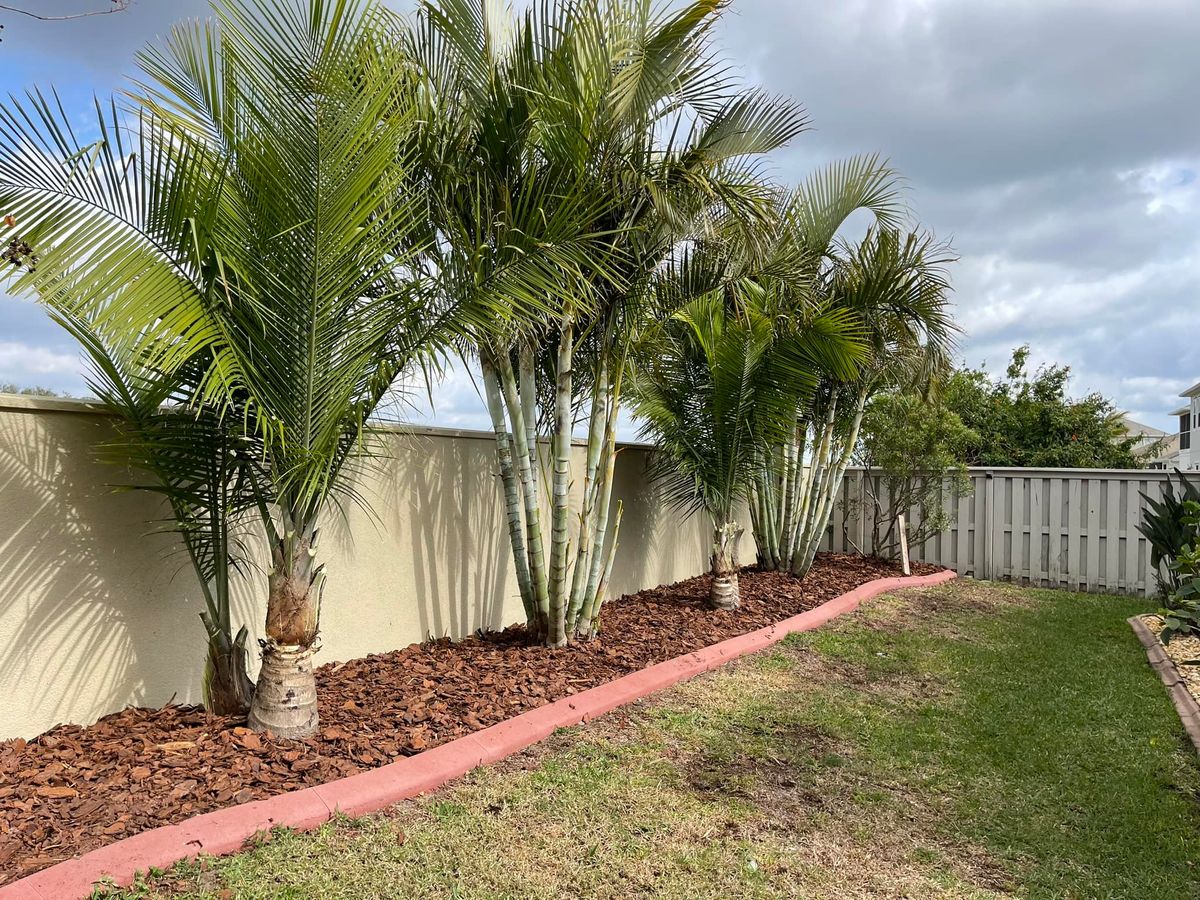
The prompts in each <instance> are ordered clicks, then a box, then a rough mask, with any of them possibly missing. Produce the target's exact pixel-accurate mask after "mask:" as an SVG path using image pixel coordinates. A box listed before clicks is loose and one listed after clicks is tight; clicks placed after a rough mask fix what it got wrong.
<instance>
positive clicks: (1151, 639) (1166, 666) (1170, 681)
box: [1126, 616, 1200, 753]
mask: <svg viewBox="0 0 1200 900" xmlns="http://www.w3.org/2000/svg"><path fill="white" fill-rule="evenodd" d="M1126 621H1127V622H1128V623H1129V624H1130V625H1131V626H1133V633H1134V634H1136V635H1137V638H1138V640H1139V641H1141V642H1142V646H1143V647H1145V648H1146V656H1147V658H1148V659H1149V660H1150V668H1152V669H1154V671H1155V672H1157V673H1158V677H1159V678H1161V679H1162V683H1163V684H1165V685H1166V686H1167V691H1168V693H1170V695H1171V702H1173V703H1174V704H1175V711H1176V712H1177V713H1179V720H1180V721H1181V722H1182V723H1183V730H1184V731H1186V732H1187V736H1188V738H1189V739H1190V740H1191V742H1192V745H1193V746H1194V747H1195V748H1196V752H1197V753H1200V703H1197V702H1196V698H1195V697H1193V696H1192V692H1191V691H1189V690H1188V688H1187V682H1185V681H1184V680H1183V676H1182V675H1180V674H1179V668H1178V667H1177V666H1176V665H1175V660H1173V659H1171V657H1169V656H1167V651H1166V650H1164V649H1163V644H1162V641H1160V640H1159V639H1158V636H1157V635H1156V634H1155V633H1154V632H1153V631H1151V630H1150V629H1149V628H1147V627H1146V623H1145V622H1143V621H1142V617H1141V616H1130V617H1129V618H1128V619H1126Z"/></svg>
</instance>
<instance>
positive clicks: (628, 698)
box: [0, 571, 1200, 900]
mask: <svg viewBox="0 0 1200 900" xmlns="http://www.w3.org/2000/svg"><path fill="white" fill-rule="evenodd" d="M954 577H956V573H954V572H952V571H943V572H937V573H935V574H933V575H913V576H908V577H895V578H877V579H875V580H874V581H868V582H866V583H865V584H861V585H859V586H858V587H856V588H855V589H854V590H851V591H848V592H846V593H845V594H842V595H840V596H838V597H835V598H834V599H832V600H828V601H826V602H825V603H822V604H821V605H820V606H817V607H815V608H813V609H810V610H807V611H806V612H802V613H800V614H798V615H795V616H792V617H790V618H788V619H784V620H782V621H780V622H776V623H775V624H774V625H768V626H766V627H765V628H760V629H758V630H756V631H751V632H748V633H746V634H743V635H740V636H738V637H734V638H730V639H728V640H725V641H721V642H720V643H717V644H712V645H711V646H708V647H705V648H703V649H700V650H696V651H694V652H692V653H687V654H684V655H683V656H677V657H675V658H674V659H669V660H667V661H665V662H661V663H657V664H655V665H652V666H649V667H647V668H645V669H641V670H640V671H637V672H631V673H630V674H628V675H624V676H622V677H620V678H617V679H615V680H613V681H610V682H608V683H606V684H602V685H598V686H597V687H594V688H589V689H588V690H585V691H581V692H580V693H578V694H573V695H571V696H569V697H564V698H562V699H561V700H556V701H554V702H553V703H548V704H546V705H545V706H540V707H538V708H536V709H531V710H529V711H528V712H524V713H521V714H520V715H518V716H514V717H513V718H511V719H507V720H505V721H503V722H500V723H498V724H496V725H492V726H490V727H488V728H484V729H482V730H480V731H477V732H475V733H474V734H468V735H466V736H464V737H461V738H458V739H456V740H453V741H450V742H448V743H445V744H441V745H440V746H437V747H434V748H433V749H431V750H426V751H424V752H422V753H419V754H417V755H416V756H410V757H407V758H405V759H401V760H397V761H396V762H393V763H388V764H387V765H384V766H380V767H379V768H377V769H372V770H371V771H369V772H361V773H359V774H357V775H351V776H349V777H347V778H341V779H338V780H336V781H330V782H327V783H325V784H322V785H317V786H316V787H310V788H304V789H302V790H298V791H291V792H289V793H286V794H279V795H277V796H274V797H268V798H267V799H266V800H256V801H253V802H250V803H243V804H240V805H238V806H231V807H228V808H226V809H219V810H216V811H214V812H208V813H204V814H202V815H198V816H195V817H193V818H191V819H188V820H186V821H184V822H180V823H178V824H175V825H164V826H162V827H161V828H154V829H151V830H150V831H143V832H141V833H140V834H135V835H133V836H132V837H128V838H124V839H123V840H119V841H116V842H114V843H112V844H109V845H107V846H105V847H101V848H99V849H97V850H92V851H91V852H89V853H85V854H84V855H83V856H80V857H77V858H75V859H70V860H66V861H65V862H61V863H58V864H56V865H54V866H51V867H50V868H48V869H43V870H42V871H40V872H35V873H34V874H32V875H28V876H26V877H25V878H21V879H19V880H17V881H14V882H12V883H11V884H8V885H5V886H4V887H2V888H0V900H69V898H75V897H87V896H90V895H91V893H92V891H93V888H94V887H95V885H96V884H97V883H98V882H100V883H103V882H109V883H116V884H118V885H128V884H129V883H130V882H132V880H133V878H134V877H135V876H136V874H137V873H138V872H144V871H146V870H147V869H150V868H156V869H165V868H167V867H169V866H171V865H172V864H174V863H176V862H179V861H180V860H183V859H190V858H193V857H196V856H199V855H200V854H205V855H208V856H220V855H224V854H229V853H234V852H236V851H238V850H241V849H242V848H243V847H244V846H245V844H246V841H247V840H249V839H251V838H253V837H254V836H255V835H256V834H258V833H260V832H263V831H268V830H270V829H272V828H278V827H287V828H292V829H295V830H297V831H307V830H311V829H314V828H316V827H317V826H319V825H321V824H323V823H324V822H326V821H328V820H329V819H330V818H331V817H332V816H333V815H334V814H336V813H341V814H345V815H349V816H362V815H366V814H367V813H371V812H375V811H377V810H380V809H383V808H385V807H388V806H391V805H393V804H395V803H399V802H400V801H402V800H408V799H410V798H412V797H416V796H418V795H420V794H425V793H428V792H429V791H432V790H434V789H435V788H438V787H441V786H442V785H443V784H445V783H446V782H448V781H451V780H452V779H455V778H458V777H461V776H462V775H465V774H467V773H468V772H470V771H471V770H472V769H475V768H477V767H479V766H482V765H487V764H489V763H494V762H498V761H499V760H501V759H504V758H505V757H507V756H511V755H512V754H514V753H516V752H518V751H520V750H524V749H525V748H527V747H530V746H532V745H533V744H536V743H538V742H539V741H541V740H543V739H545V738H546V737H548V736H549V735H550V734H552V733H553V732H554V731H555V730H556V729H558V728H565V727H569V726H571V725H578V724H580V723H581V722H587V721H589V720H591V719H594V718H596V717H597V716H600V715H603V714H604V713H606V712H609V711H610V710H613V709H615V708H617V707H619V706H624V705H626V704H628V703H632V702H633V701H635V700H639V699H641V698H643V697H646V696H648V695H649V694H652V693H654V692H656V691H660V690H662V689H664V688H667V687H671V686H672V685H675V684H678V683H680V682H682V681H686V680H687V679H689V678H692V677H693V676H695V675H699V674H701V673H703V672H709V671H711V670H713V669H716V668H719V667H720V666H722V665H724V664H725V663H727V662H729V661H731V660H734V659H737V658H738V657H741V656H745V655H747V654H750V653H755V652H757V651H759V650H763V649H765V648H767V647H770V646H771V645H772V644H775V643H778V642H779V641H781V640H783V639H784V638H785V637H787V636H788V635H789V634H793V633H795V632H799V631H810V630H812V629H814V628H817V627H819V626H821V625H823V624H825V623H826V622H828V621H829V620H830V619H833V618H836V617H837V616H840V615H844V614H845V613H848V612H852V611H853V610H855V609H857V608H858V606H859V604H861V603H862V602H863V601H864V600H869V599H871V598H872V597H877V596H879V595H880V594H884V593H887V592H888V591H893V590H897V589H899V588H910V587H926V586H930V585H935V584H942V583H944V582H946V581H949V580H950V579H952V578H954ZM1130 621H1131V622H1132V621H1133V620H1132V619H1131V620H1130ZM1138 624H1141V623H1140V622H1139V623H1138ZM1138 624H1135V625H1134V630H1135V631H1137V628H1138ZM1141 627H1142V628H1143V629H1145V626H1144V625H1142V626H1141ZM1146 634H1147V635H1149V636H1150V638H1151V640H1153V641H1155V643H1157V639H1155V638H1154V637H1153V635H1150V632H1149V631H1146ZM1138 636H1139V638H1140V637H1141V634H1140V633H1139V635H1138ZM1143 643H1145V640H1143ZM1164 659H1165V657H1164ZM1151 662H1152V664H1153V659H1152V660H1151ZM1167 663H1168V664H1169V665H1171V669H1172V670H1174V664H1172V663H1171V662H1170V660H1167ZM1160 674H1162V673H1161V671H1160ZM1176 678H1177V679H1178V673H1176ZM1163 680H1164V681H1166V680H1167V676H1166V675H1163ZM1179 689H1180V690H1182V691H1183V693H1184V694H1185V695H1187V699H1188V700H1189V701H1191V703H1192V706H1193V707H1195V701H1194V700H1192V699H1191V696H1190V695H1188V694H1187V691H1186V690H1185V689H1183V687H1182V685H1179ZM1171 693H1172V697H1176V694H1177V691H1176V688H1175V687H1172V688H1171ZM1179 703H1180V701H1179V699H1178V698H1176V707H1177V708H1179ZM1180 715H1181V716H1183V710H1182V709H1180ZM1187 722H1188V720H1187V719H1186V718H1185V727H1187ZM1192 722H1193V724H1192V728H1194V729H1195V731H1194V732H1193V731H1192V730H1191V729H1189V732H1188V733H1189V734H1190V735H1192V739H1193V741H1197V747H1198V748H1200V710H1197V713H1196V717H1195V718H1194V719H1193V720H1192Z"/></svg>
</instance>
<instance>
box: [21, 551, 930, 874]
mask: <svg viewBox="0 0 1200 900" xmlns="http://www.w3.org/2000/svg"><path fill="white" fill-rule="evenodd" d="M935 571H938V569H937V567H935V566H923V565H916V566H914V574H926V573H928V572H935ZM897 574H900V573H899V571H898V566H895V565H892V564H889V563H886V562H881V561H879V560H872V559H863V558H860V557H854V556H842V555H822V556H820V557H818V560H817V564H816V565H815V566H814V567H813V569H812V571H811V572H810V574H809V575H808V577H807V578H805V579H804V580H803V581H798V580H796V579H794V578H791V577H789V576H787V575H784V574H780V573H777V572H760V571H757V570H755V569H745V570H743V572H742V575H741V589H742V607H741V608H740V609H738V610H735V611H733V612H711V611H709V610H706V609H705V608H704V601H705V598H706V597H707V596H708V578H707V576H701V577H699V578H692V579H689V580H687V581H682V582H679V583H677V584H673V585H668V586H664V587H658V588H654V589H651V590H645V591H641V592H640V593H637V594H632V595H630V596H626V597H622V598H620V599H618V600H614V601H612V602H610V603H608V604H606V605H605V607H604V609H603V612H602V615H601V637H600V638H599V639H597V640H596V641H593V642H590V643H585V644H579V645H572V646H570V647H567V648H564V649H561V650H547V649H545V648H543V647H537V646H530V645H528V644H527V643H525V639H524V633H523V629H522V628H520V627H513V628H509V629H507V630H506V631H504V632H502V633H499V634H494V635H488V636H486V637H483V638H471V639H468V640H464V641H460V642H458V643H451V642H449V641H447V640H440V641H432V642H427V643H424V644H413V645H412V646H410V647H405V648H404V649H403V650H396V651H393V652H391V653H383V654H379V655H376V656H368V657H365V658H363V659H355V660H350V661H349V662H343V663H330V664H328V665H325V666H322V667H321V668H320V669H318V670H317V683H318V687H319V691H320V716H321V731H320V734H318V735H317V736H315V737H312V738H309V739H306V740H302V741H295V740H275V739H273V738H271V737H270V736H269V735H261V734H255V733H254V732H252V731H250V730H248V729H247V728H245V727H244V724H245V723H244V721H241V720H237V719H232V718H225V717H218V716H210V715H208V714H207V713H205V712H204V710H203V709H202V708H200V707H190V706H189V707H183V706H167V707H164V708H162V709H135V708H131V709H126V710H123V711H122V712H119V713H115V714H113V715H110V716H106V717H105V718H103V719H101V720H100V721H99V722H97V723H96V724H95V725H90V726H88V727H86V728H84V727H81V726H78V725H60V726H58V727H56V728H53V729H51V730H50V731H47V732H46V733H45V734H42V735H40V736H39V737H37V738H35V739H33V740H31V741H28V742H27V741H25V740H22V739H17V740H11V741H5V742H3V743H0V810H2V812H0V884H3V883H4V882H6V881H9V880H12V879H14V878H17V877H20V876H23V875H28V874H30V873H32V872H35V871H37V870H39V869H43V868H45V867H47V866H50V865H53V864H54V863H57V862H61V861H62V860H65V859H69V858H71V857H72V856H76V855H79V854H81V853H85V852H87V851H89V850H93V849H95V848H97V847H100V846H103V845H105V844H108V843H111V842H113V841H116V840H119V839H121V838H123V837H127V836H129V835H132V834H136V833H137V832H139V831H145V830H147V829H150V828H155V827H158V826H160V825H165V824H168V823H172V822H179V821H182V820H183V819H187V818H189V817H190V816H194V815H197V814H198V813H203V812H208V811H210V810H214V809H219V808H221V807H225V806H230V805H233V804H236V803H246V802H248V801H250V800H260V799H263V798H265V797H270V796H272V795H274V794H280V793H283V792H285V791H292V790H296V789H298V788H303V787H308V786H311V785H315V784H321V783H324V782H327V781H332V780H334V779H337V778H343V777H345V776H347V775H353V774H355V773H357V772H362V771H365V770H367V769H372V768H375V767H376V766H381V765H384V764H385V763H388V762H391V761H392V760H395V759H397V758H399V757H402V756H410V755H412V754H415V753H419V752H421V751H422V750H426V749H428V748H430V747H434V746H436V745H438V744H441V743H444V742H446V741H450V740H453V739H455V738H458V737H461V736H462V735H465V734H468V733H470V732H472V731H476V730H478V729H481V728H485V727H487V726H489V725H494V724H495V723H497V722H500V721H503V720H504V719H508V718H511V717H512V716H515V715H517V714H519V713H521V712H524V711H525V710H528V709H532V708H534V707H537V706H541V705H543V704H545V703H549V702H551V701H554V700H557V699H559V698H561V697H566V696H568V695H570V694H574V693H577V692H579V691H582V690H586V689H587V688H590V687H594V686H596V685H598V684H602V683H604V682H606V681H611V680H612V679H614V678H618V677H620V676H622V675H625V674H628V673H629V672H633V671H636V670H638V669H642V668H645V667H646V666H648V665H651V664H653V663H656V662H661V661H663V660H666V659H670V658H672V657H675V656H680V655H682V654H684V653H687V652H689V651H692V650H696V649H699V648H701V647H705V646H708V645H709V644H715V643H717V642H719V641H722V640H725V639H726V638H730V637H735V636H737V635H739V634H744V633H746V632H748V631H753V630H755V629H757V628H761V627H762V626H764V625H769V624H771V623H773V622H778V621H780V620H781V619H784V618H787V617H788V616H792V615H795V614H796V613H799V612H803V611H804V610H806V609H811V608H812V607H814V606H818V605H820V604H821V603H823V602H825V601H826V600H829V599H831V598H833V597H836V596H837V595H839V594H842V593H844V592H846V591H848V590H851V589H852V588H854V587H857V586H858V585H860V584H862V583H864V582H866V581H871V580H873V579H875V578H881V577H885V576H890V575H897Z"/></svg>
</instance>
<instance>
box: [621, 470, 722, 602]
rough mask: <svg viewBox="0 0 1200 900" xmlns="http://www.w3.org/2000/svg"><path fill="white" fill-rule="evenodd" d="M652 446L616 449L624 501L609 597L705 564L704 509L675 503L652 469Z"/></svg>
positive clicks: (671, 578) (668, 580)
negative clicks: (697, 511)
mask: <svg viewBox="0 0 1200 900" xmlns="http://www.w3.org/2000/svg"><path fill="white" fill-rule="evenodd" d="M652 453H653V451H652V450H650V449H648V448H645V447H624V448H621V449H620V450H619V452H618V453H617V462H616V470H615V473H614V482H613V504H614V506H615V504H616V502H617V501H618V500H620V501H621V503H622V505H623V506H624V512H623V515H622V519H621V531H620V534H619V535H618V538H617V542H618V545H617V555H616V559H615V560H614V562H613V574H612V583H611V585H610V590H609V597H610V598H614V597H619V596H621V594H625V593H632V592H635V591H639V590H642V589H643V588H647V587H653V586H656V585H663V584H670V583H672V582H675V581H679V580H680V579H682V578H689V577H691V576H693V575H698V574H700V573H701V572H703V571H705V570H706V568H707V561H706V558H705V557H706V553H707V549H706V548H707V546H708V533H707V528H706V524H705V519H704V516H703V515H697V514H691V515H688V514H687V513H685V512H682V511H680V510H676V509H672V508H671V507H669V506H667V505H666V503H665V502H664V501H663V497H662V492H661V490H659V488H658V487H657V486H656V485H655V484H654V482H653V480H652V478H651V473H650V462H651V455H652Z"/></svg>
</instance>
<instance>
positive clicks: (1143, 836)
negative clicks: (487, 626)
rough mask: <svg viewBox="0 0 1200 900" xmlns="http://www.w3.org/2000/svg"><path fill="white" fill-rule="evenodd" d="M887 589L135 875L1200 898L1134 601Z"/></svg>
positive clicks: (306, 893)
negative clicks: (582, 711) (497, 741)
mask: <svg viewBox="0 0 1200 900" xmlns="http://www.w3.org/2000/svg"><path fill="white" fill-rule="evenodd" d="M1145 606H1146V604H1145V603H1142V602H1139V601H1134V600H1128V599H1121V598H1112V597H1091V596H1085V595H1079V594H1070V593H1064V592H1054V591H1038V590H1029V589H1023V588H1015V587H1010V586H1003V585H994V584H982V583H975V582H970V581H959V582H953V583H951V584H949V585H945V586H942V587H938V588H931V589H926V590H917V591H909V592H905V593H902V594H897V595H894V596H890V597H885V598H880V599H879V600H877V601H873V602H872V603H871V604H869V605H868V606H867V607H866V608H865V609H864V610H862V611H860V612H859V613H857V614H855V615H853V616H850V617H846V618H844V619H842V620H839V621H838V622H836V623H833V624H831V625H830V626H827V627H826V628H824V629H822V630H820V631H818V632H813V633H809V634H805V635H799V636H794V637H793V638H790V639H789V640H787V641H785V642H784V643H783V644H781V645H779V646H778V647H777V648H776V649H774V650H771V651H767V652H765V653H763V654H759V655H757V656H755V657H751V658H749V659H747V660H745V661H743V662H742V663H740V664H737V665H734V666H730V667H727V668H726V669H724V670H722V671H720V672H717V673H713V674H711V675H708V676H704V677H702V678H699V679H696V680H694V681H692V682H690V683H688V684H686V685H682V686H680V687H679V688H676V689H674V690H672V691H669V692H667V693H665V694H663V695H662V696H661V697H660V698H657V699H655V700H654V701H653V702H645V703H642V704H639V705H637V706H635V707H633V708H631V709H630V710H628V711H624V712H622V711H618V712H616V713H613V714H611V715H609V716H607V717H605V718H604V719H602V720H601V721H599V722H595V723H592V724H590V725H588V726H585V727H581V728H577V729H571V730H569V731H566V732H562V733H559V734H557V735H555V736H554V737H553V738H552V739H551V740H550V741H548V742H546V743H545V744H544V745H542V746H541V747H539V748H536V749H534V750H531V751H529V752H527V753H525V754H521V755H519V756H518V757H515V758H514V759H512V760H509V761H506V762H505V763H504V764H502V765H500V766H496V767H490V768H486V769H480V770H478V771H477V772H475V773H473V774H472V775H471V776H470V777H469V778H466V779H464V780H462V781H461V782H459V783H456V784H455V785H453V786H451V787H449V788H447V789H444V790H442V791H439V792H437V793H436V794H435V795H433V796H431V797H429V798H426V799H423V800H420V801H414V802H411V803H407V804H403V805H401V806H399V807H397V808H395V809H394V810H393V811H391V812H389V813H388V814H387V815H380V816H374V817H368V818H366V819H361V820H357V821H351V820H342V821H336V822H332V823H330V824H328V825H326V826H325V827H323V828H322V829H320V830H319V831H317V832H315V833H313V834H308V835H298V834H290V833H281V832H280V833H275V834H273V835H270V836H269V840H266V841H264V842H262V843H260V845H259V846H257V847H256V848H254V849H252V850H250V851H248V852H245V853H243V854H241V855H239V856H236V857H232V858H229V859H223V860H207V861H204V862H202V863H199V864H190V865H183V866H179V867H176V868H175V869H173V870H171V871H170V872H168V873H165V874H159V875H156V876H155V877H153V878H151V879H149V880H147V881H146V882H143V883H141V884H139V885H138V886H137V887H136V888H134V889H133V890H131V891H127V892H123V893H121V894H119V896H127V897H146V896H159V895H173V896H176V895H177V896H197V897H200V896H203V897H226V898H227V897H297V898H299V897H347V898H350V897H352V898H368V897H396V898H400V897H405V898H407V897H447V896H452V897H546V898H550V897H563V896H580V895H582V896H587V897H612V898H617V897H636V896H642V897H678V898H690V897H713V898H716V897H776V896H786V897H813V898H820V897H823V898H851V897H996V896H1018V897H1078V898H1100V897H1130V898H1134V897H1137V898H1142V897H1144V898H1173V897H1180V898H1196V897H1198V896H1200V803H1198V796H1200V795H1198V789H1200V768H1198V766H1197V760H1196V756H1195V753H1194V752H1193V751H1191V750H1190V745H1187V744H1186V743H1185V741H1184V738H1183V730H1182V728H1181V727H1180V725H1179V722H1178V720H1177V718H1176V716H1175V712H1174V710H1173V708H1172V706H1171V704H1170V701H1169V700H1168V698H1167V695H1166V692H1165V690H1164V689H1163V686H1162V684H1161V683H1160V682H1159V680H1158V677H1157V676H1156V675H1155V674H1154V673H1153V672H1152V671H1151V670H1150V668H1149V667H1148V666H1147V664H1146V659H1145V656H1144V652H1143V650H1142V649H1141V646H1140V645H1139V644H1138V642H1137V640H1136V639H1135V638H1134V636H1133V634H1132V632H1131V631H1130V629H1129V627H1128V625H1126V624H1125V621H1124V620H1125V618H1126V617H1127V616H1129V615H1132V614H1133V613H1135V612H1137V611H1139V610H1141V609H1144V608H1145Z"/></svg>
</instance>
